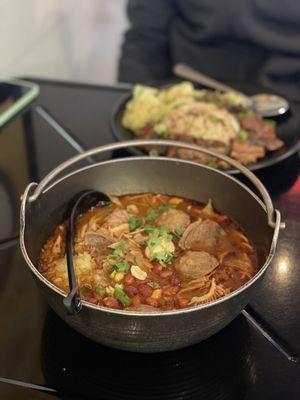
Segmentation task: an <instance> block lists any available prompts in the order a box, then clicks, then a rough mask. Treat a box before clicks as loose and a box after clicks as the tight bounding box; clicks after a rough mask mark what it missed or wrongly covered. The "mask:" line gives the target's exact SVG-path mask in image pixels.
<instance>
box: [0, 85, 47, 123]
mask: <svg viewBox="0 0 300 400" xmlns="http://www.w3.org/2000/svg"><path fill="white" fill-rule="evenodd" d="M0 83H3V84H7V85H9V84H11V85H16V86H19V87H21V88H25V89H27V91H26V93H24V94H23V95H22V96H21V97H20V98H19V99H18V100H16V101H15V102H14V103H13V104H12V105H11V106H10V107H8V108H7V109H6V110H4V111H3V112H2V113H1V114H0V128H2V127H3V126H4V125H6V124H7V123H8V122H9V121H11V120H12V119H13V118H14V117H15V116H16V115H18V114H19V113H20V112H22V111H23V110H24V109H25V108H26V107H28V106H29V104H30V103H32V102H33V100H35V99H36V98H37V97H38V95H39V92H40V90H39V86H38V85H36V84H35V83H32V82H26V81H21V80H18V79H7V80H2V81H0Z"/></svg>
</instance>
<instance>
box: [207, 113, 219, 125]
mask: <svg viewBox="0 0 300 400" xmlns="http://www.w3.org/2000/svg"><path fill="white" fill-rule="evenodd" d="M209 119H210V120H211V122H213V123H215V124H216V123H218V122H220V121H221V118H220V117H217V116H216V115H210V116H209Z"/></svg>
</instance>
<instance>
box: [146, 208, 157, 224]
mask: <svg viewBox="0 0 300 400" xmlns="http://www.w3.org/2000/svg"><path fill="white" fill-rule="evenodd" d="M157 217H158V214H157V212H156V211H155V210H151V211H150V212H149V214H148V215H147V217H146V218H145V221H146V222H149V221H154V220H156V218H157Z"/></svg>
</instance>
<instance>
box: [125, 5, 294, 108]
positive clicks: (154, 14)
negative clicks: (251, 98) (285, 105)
mask: <svg viewBox="0 0 300 400" xmlns="http://www.w3.org/2000/svg"><path fill="white" fill-rule="evenodd" d="M128 17H129V21H130V24H131V26H130V28H129V30H128V31H127V32H126V35H125V39H124V43H123V47H122V55H121V59H120V64H119V79H120V80H122V81H127V82H144V83H146V82H154V81H157V82H159V81H163V80H165V79H168V78H170V77H171V76H172V66H173V65H175V64H176V63H178V62H181V63H185V64H188V65H190V66H192V67H194V68H196V69H198V70H199V71H201V72H203V73H206V74H207V75H210V76H212V77H214V78H216V79H219V80H223V81H245V80H247V81H249V80H250V81H253V82H256V83H261V84H263V85H264V86H267V87H271V88H273V89H274V90H277V91H278V92H281V93H283V94H284V95H286V96H287V97H288V98H289V99H290V100H296V101H300V3H299V1H298V0H284V1H283V0H226V1H225V0H129V3H128Z"/></svg>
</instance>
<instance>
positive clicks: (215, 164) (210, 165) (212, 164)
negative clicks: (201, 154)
mask: <svg viewBox="0 0 300 400" xmlns="http://www.w3.org/2000/svg"><path fill="white" fill-rule="evenodd" d="M207 166H208V167H211V168H215V169H218V168H219V167H218V164H217V163H215V162H213V161H209V162H208V163H207Z"/></svg>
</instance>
